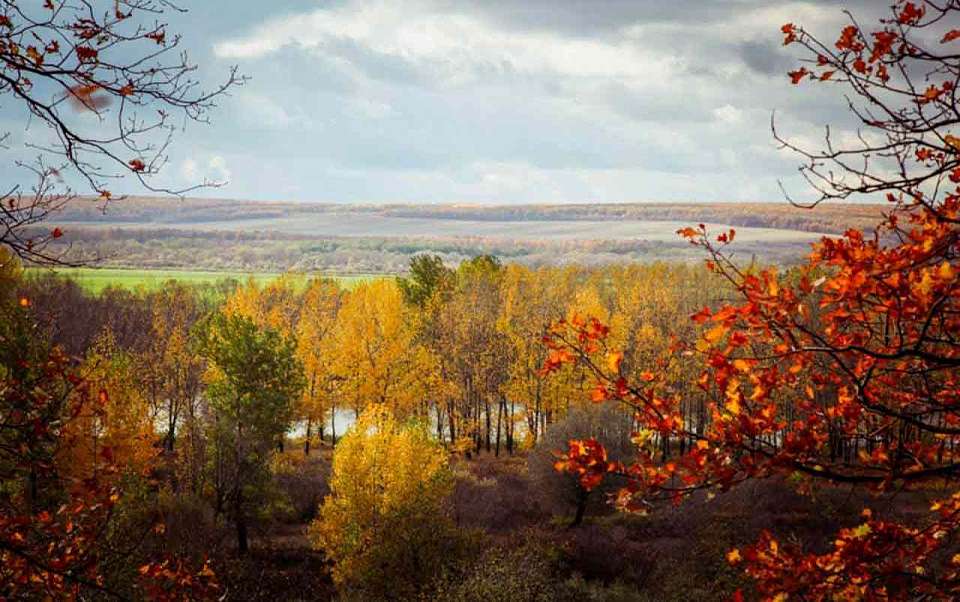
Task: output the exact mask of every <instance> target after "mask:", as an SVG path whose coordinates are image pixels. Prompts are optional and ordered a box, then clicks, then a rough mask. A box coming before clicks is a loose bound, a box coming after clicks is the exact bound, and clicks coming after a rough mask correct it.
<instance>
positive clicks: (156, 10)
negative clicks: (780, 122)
mask: <svg viewBox="0 0 960 602" xmlns="http://www.w3.org/2000/svg"><path fill="white" fill-rule="evenodd" d="M89 7H90V5H88V4H86V3H85V2H80V3H78V4H76V5H74V4H68V3H59V2H54V1H47V2H45V3H44V4H43V5H42V6H29V7H28V6H27V4H26V3H24V2H19V1H17V0H0V61H2V63H0V95H4V96H5V98H11V99H16V102H18V103H21V104H22V105H23V107H24V108H25V110H26V111H27V113H28V116H29V119H30V120H31V123H34V122H36V123H38V124H39V126H40V127H42V128H45V129H44V130H43V131H44V132H46V133H47V134H50V136H48V139H49V140H52V141H53V142H49V141H48V142H44V143H43V144H52V145H53V146H49V147H47V146H40V145H37V144H35V145H34V146H31V147H30V148H31V149H33V150H39V151H40V152H41V156H40V158H38V159H37V160H36V161H35V162H33V163H30V162H25V161H20V160H17V161H15V162H14V165H15V166H16V167H18V168H21V169H24V170H26V171H27V172H28V173H29V174H32V176H33V177H34V178H35V181H36V182H37V184H35V185H34V186H33V187H32V188H31V187H25V186H19V185H18V186H14V187H13V188H12V189H11V190H10V192H8V193H7V194H6V195H5V196H4V197H3V198H2V199H0V200H2V202H0V599H4V600H6V599H10V600H53V599H57V600H60V599H64V600H161V601H164V600H169V601H174V600H176V601H180V600H184V601H185V600H277V599H281V600H453V601H480V600H484V601H486V600H503V601H540V600H543V601H547V600H550V601H552V600H561V601H563V600H570V601H573V600H598V601H611V602H612V601H621V600H701V599H703V600H712V599H728V600H734V601H737V602H739V601H742V600H771V601H784V600H949V599H955V598H957V597H958V596H960V539H958V538H960V489H958V487H957V480H956V477H957V476H958V475H960V455H958V454H960V452H958V444H960V294H958V292H960V133H958V131H957V127H958V124H960V113H958V110H957V103H956V95H957V89H958V87H960V54H957V50H956V49H957V44H960V28H958V19H957V17H958V15H960V4H957V2H955V1H949V2H944V3H938V2H936V1H934V0H928V1H925V2H920V3H915V2H909V1H905V0H901V1H897V2H896V3H895V4H893V6H892V7H890V11H889V13H888V14H887V16H885V17H883V18H881V19H880V20H879V21H877V22H875V23H867V22H866V21H863V22H861V21H858V20H857V19H856V18H854V17H853V16H852V14H851V13H847V17H848V23H847V24H846V25H844V26H843V28H842V29H841V30H840V31H839V34H838V35H829V36H828V37H826V38H823V37H817V36H816V35H814V33H813V32H811V31H808V30H806V29H804V27H803V26H801V25H799V24H794V23H792V22H788V23H785V24H783V25H782V26H780V27H779V32H780V33H779V35H781V36H782V44H783V46H786V47H789V48H790V49H791V50H792V49H796V50H795V51H796V52H797V53H799V54H801V55H802V57H803V58H802V59H801V63H800V66H799V67H798V68H796V69H795V70H792V71H790V72H788V73H787V80H788V82H789V84H790V85H792V86H795V87H796V88H797V89H799V90H806V89H809V88H810V87H818V88H817V89H818V90H819V89H826V90H827V91H833V90H836V89H837V87H842V88H843V90H844V93H845V94H846V95H847V96H846V103H847V108H848V109H849V111H850V113H851V115H852V118H854V119H855V120H856V121H857V122H858V124H859V126H860V127H861V128H862V130H863V131H861V132H860V133H858V134H857V135H854V136H847V137H842V136H838V137H834V134H833V133H832V132H831V130H829V129H828V130H826V132H825V135H824V136H825V137H824V140H823V143H822V147H821V148H820V149H819V150H817V149H810V148H808V147H806V146H802V145H801V144H800V142H798V141H797V140H796V139H795V138H789V137H786V136H784V135H783V134H782V133H781V132H780V131H779V130H778V129H777V125H776V122H775V120H774V121H773V122H772V125H773V128H772V129H773V136H774V138H775V140H776V141H777V143H778V144H779V145H780V146H781V147H782V148H783V149H784V150H789V151H792V152H793V153H794V154H796V155H798V156H799V157H800V160H801V165H800V174H801V176H802V177H803V178H804V179H805V180H806V182H807V183H808V184H809V185H810V187H811V190H812V195H813V196H812V197H811V198H810V200H808V201H807V202H806V203H802V202H800V201H799V200H796V199H790V200H791V201H792V203H793V205H795V207H792V208H791V209H789V210H784V211H783V212H782V213H780V212H776V211H772V212H771V214H773V215H775V216H779V218H780V219H787V217H785V216H790V215H792V214H793V213H794V212H795V211H799V210H800V209H799V207H801V206H802V207H804V208H805V209H804V210H805V211H809V212H810V214H811V215H817V214H818V212H821V211H822V212H823V213H822V214H825V215H835V214H837V213H844V215H847V217H846V218H844V219H845V220H846V221H842V220H841V222H842V223H843V226H844V227H843V228H842V231H841V228H840V227H839V226H838V225H837V224H833V225H832V226H830V227H829V228H827V229H826V230H827V231H826V232H824V234H825V235H824V236H822V237H820V238H818V239H817V240H816V241H815V242H813V244H812V245H810V246H809V247H808V248H807V249H806V252H805V254H803V255H802V256H795V257H794V258H793V260H791V261H777V260H776V259H775V258H771V257H763V256H761V257H758V256H757V255H756V254H753V253H743V252H742V250H743V248H744V247H742V246H741V245H742V244H743V243H744V239H745V238H746V239H747V241H746V242H748V243H749V242H750V241H751V239H750V236H751V230H750V229H749V228H750V227H751V226H750V225H747V226H745V227H743V228H738V227H734V226H735V225H734V224H731V223H729V222H733V221H737V220H745V219H748V218H751V219H752V217H751V215H750V208H749V207H748V208H747V209H744V208H743V206H741V205H738V206H737V209H735V210H733V211H732V212H731V217H730V219H726V220H724V221H723V222H722V223H721V224H722V225H721V224H716V223H714V222H712V221H711V219H712V218H708V217H704V218H703V219H704V222H705V223H690V224H688V225H680V226H679V227H676V229H675V230H674V231H672V232H667V233H666V234H667V235H668V236H669V237H671V238H674V239H676V240H677V241H678V242H677V243H674V244H679V245H682V246H683V247H684V248H685V249H686V250H687V252H688V253H693V254H696V256H697V257H699V258H700V259H701V261H696V262H691V261H689V260H687V259H688V257H687V256H680V257H677V256H673V257H672V258H668V259H669V260H661V261H653V260H651V259H650V258H649V257H648V258H647V260H645V261H623V260H622V258H621V261H609V262H591V261H575V260H570V261H561V262H558V263H560V265H554V264H550V262H543V263H542V264H541V263H540V262H521V261H518V260H515V258H512V257H498V256H497V254H496V253H494V252H490V249H487V248H474V249H469V250H465V249H462V248H460V250H461V251H462V252H460V253H459V255H458V256H456V257H453V256H450V255H448V254H440V253H431V252H425V250H424V249H422V248H415V249H408V251H410V252H408V253H406V254H405V255H403V261H404V262H405V263H404V265H403V268H402V272H403V273H402V274H400V275H397V276H386V275H385V276H379V277H371V278H364V279H358V280H356V281H353V282H350V283H349V286H348V285H347V284H346V283H345V282H344V281H339V280H336V279H333V278H325V277H323V276H322V275H309V274H305V273H303V272H300V273H296V274H294V273H290V274H286V275H282V276H279V277H278V278H274V279H263V278H253V277H251V278H249V279H246V280H237V279H227V280H221V281H218V282H215V283H209V282H194V283H190V282H186V281H177V280H169V281H166V282H164V283H163V284H162V285H160V286H151V287H146V286H141V287H133V288H123V287H110V286H108V287H105V288H103V289H102V290H97V291H92V290H90V289H89V288H84V287H83V286H81V285H80V284H79V283H78V282H76V281H75V280H71V279H70V278H69V277H65V276H62V275H58V274H57V272H56V269H55V268H57V267H62V266H70V265H75V264H81V265H84V264H87V262H88V261H89V258H87V259H85V258H82V257H81V258H78V257H76V256H73V255H71V252H72V246H71V244H72V243H73V242H75V241H74V240H71V239H70V237H69V235H68V234H67V233H65V229H64V228H65V226H63V225H62V224H61V223H60V222H58V218H59V217H61V216H63V215H67V214H69V211H70V209H69V208H70V207H71V205H72V204H75V203H77V202H86V201H89V200H90V198H91V197H89V196H85V195H80V194H78V193H76V192H74V191H73V189H72V188H70V187H69V186H68V184H67V179H66V178H73V179H72V180H70V181H71V182H81V185H83V186H85V187H86V188H88V189H90V191H91V192H92V193H93V196H94V197H95V198H96V201H95V202H96V203H98V204H100V205H101V206H102V207H108V206H111V205H113V204H116V206H120V205H122V203H123V202H124V195H121V194H119V193H117V194H115V193H114V192H112V191H111V187H113V186H114V185H115V184H116V183H117V182H118V181H124V179H126V180H125V181H133V182H136V183H137V185H138V186H140V187H142V188H144V189H146V190H147V191H149V192H150V193H152V194H169V195H174V196H176V195H181V196H182V195H186V194H188V193H189V192H191V190H194V189H193V188H187V189H183V188H178V189H173V188H168V187H165V186H164V185H163V184H162V183H161V182H162V180H158V179H156V176H158V174H159V173H160V171H161V170H162V169H163V167H164V165H165V164H166V162H167V155H166V153H167V148H168V147H167V144H168V142H167V141H168V140H169V137H170V136H172V135H173V134H174V133H177V132H181V131H182V124H183V123H186V122H190V123H199V124H204V123H206V119H207V115H208V113H209V112H210V111H212V110H213V109H214V108H215V107H216V102H219V101H220V100H222V99H223V97H224V96H225V95H226V94H227V93H228V92H231V91H234V90H235V89H236V88H238V87H240V86H243V85H245V83H246V82H247V79H246V78H245V76H243V75H242V74H241V73H240V72H239V71H238V70H237V69H236V68H234V69H232V70H230V71H229V72H228V73H227V75H226V77H225V78H224V79H223V80H221V82H220V83H219V84H217V85H215V86H214V87H212V88H203V87H201V86H200V84H199V83H198V82H197V81H196V80H194V79H193V78H194V75H195V73H196V71H197V70H196V66H195V65H194V64H193V63H190V62H189V61H188V58H187V55H186V53H178V52H177V49H178V44H179V43H180V40H181V38H180V37H179V35H173V33H172V32H170V33H169V34H168V31H167V29H166V26H165V25H164V24H162V23H160V22H159V21H157V19H159V18H160V17H162V16H163V15H165V14H167V12H168V11H173V10H177V9H176V7H175V6H174V5H173V4H170V3H169V2H167V1H166V0H156V1H154V0H118V1H117V2H115V3H113V5H112V7H111V9H110V10H108V11H106V12H104V13H97V12H95V11H93V10H92V9H89ZM87 9H89V10H87ZM121 49H123V50H126V52H120V51H119V50H121ZM145 49H146V50H145ZM36 82H42V83H45V84H49V85H53V86H59V88H58V89H62V92H61V93H59V94H62V95H56V94H55V95H54V101H49V100H48V96H47V93H48V91H47V89H46V88H45V87H44V85H42V84H40V85H38V84H37V83H36ZM157 106H160V107H162V108H161V110H159V111H156V110H153V109H155V108H156V107H157ZM138 111H139V112H138ZM134 113H135V114H138V115H140V117H139V118H133V117H130V115H131V114H134ZM96 118H98V119H96ZM95 122H96V123H99V124H100V128H101V129H102V130H104V131H105V132H106V133H103V134H97V135H92V134H89V133H84V132H89V130H88V129H85V128H89V127H93V126H92V124H94V123H95ZM841 142H843V143H844V145H841ZM44 153H45V154H44ZM51 161H54V162H51ZM64 174H68V175H66V176H65V175H64ZM69 174H72V175H69ZM218 185H219V183H217V182H209V181H204V182H201V183H199V184H198V186H201V187H216V186H218ZM863 199H867V200H870V201H872V202H873V203H879V202H882V203H884V205H883V209H882V210H879V209H878V205H876V204H872V205H861V204H855V203H849V202H847V203H845V201H857V200H863ZM146 204H147V205H149V203H146ZM133 206H134V208H136V206H137V204H136V203H134V204H133ZM211 206H213V207H214V211H217V210H219V209H216V208H217V207H221V205H218V203H217V202H213V203H211ZM684 207H685V206H684ZM823 208H829V209H827V210H826V211H823ZM394 210H395V211H400V212H401V213H417V212H426V213H433V214H435V215H434V218H435V219H437V220H451V221H455V220H457V219H465V218H466V217H469V218H470V219H472V220H476V221H485V220H484V219H482V216H481V217H478V215H477V213H482V212H479V211H476V210H474V209H464V208H462V207H461V208H451V207H446V208H434V209H417V208H410V207H400V206H398V207H394V208H392V209H390V211H394ZM675 210H676V211H680V212H681V213H682V214H683V215H680V216H679V217H678V219H686V217H684V216H687V215H689V216H691V217H692V215H691V214H688V213H686V212H688V211H694V210H692V209H688V208H682V209H676V208H675ZM371 211H380V212H383V211H386V209H384V208H382V207H381V208H378V209H375V210H371ZM463 211H467V212H468V213H469V215H463V214H461V213H462V212H463ZM490 211H491V212H492V213H491V214H489V215H494V216H497V218H496V219H490V220H486V221H498V220H501V219H504V216H503V215H502V214H503V213H504V212H506V213H511V214H512V217H511V219H512V220H513V221H529V222H535V221H537V220H536V219H530V220H525V218H524V216H526V215H533V216H537V217H540V216H542V214H544V213H553V212H560V213H563V212H564V211H569V212H571V213H569V214H568V215H567V218H569V219H570V220H571V221H575V220H576V219H577V216H578V215H581V216H582V215H590V214H591V210H590V209H589V207H588V206H585V205H584V206H575V207H572V208H570V209H568V210H566V209H565V210H560V209H556V208H548V207H544V206H541V207H537V208H535V209H534V208H531V209H528V210H521V211H518V212H516V214H514V212H512V211H507V210H505V209H503V208H495V209H491V210H490ZM617 211H618V210H616V209H612V208H610V207H605V208H603V209H602V210H601V211H600V214H603V215H604V216H605V217H604V219H605V220H606V221H608V222H611V223H616V222H617V221H618V220H620V219H628V218H629V216H628V215H627V214H630V213H631V212H640V213H642V210H637V209H635V208H624V209H623V212H622V213H619V214H618V213H617ZM704 211H706V210H704ZM711 211H712V209H711ZM738 211H739V212H740V213H739V216H738V215H737V212H738ZM358 212H361V211H359V210H358ZM436 214H439V215H436ZM91 219H93V217H91ZM817 219H819V218H817ZM601 221H603V220H601ZM867 222H869V223H867ZM804 223H807V224H816V223H817V221H816V220H815V219H814V220H809V221H806V222H804ZM531 227H532V226H531ZM611 228H612V226H611ZM799 229H801V230H802V229H803V228H799ZM815 231H817V232H820V231H821V228H820V227H819V226H818V227H817V228H816V230H815ZM754 234H755V233H754ZM183 236H184V238H189V236H188V235H183ZM227 236H232V237H234V238H236V239H243V238H245V237H246V238H253V239H254V240H255V239H256V238H257V237H258V236H260V234H258V233H256V232H243V229H242V228H241V229H240V231H234V232H232V233H230V234H229V235H226V234H225V235H224V237H227ZM106 238H110V237H109V236H108V237H106ZM174 238H176V237H174ZM280 238H283V237H280ZM752 241H753V244H761V243H763V241H762V240H759V239H752ZM334 242H335V241H321V242H318V243H317V244H334ZM177 244H179V243H177ZM533 244H535V243H533ZM570 244H571V245H577V244H578V243H576V242H572V243H570ZM624 244H627V243H624ZM771 244H772V243H771ZM174 246H176V245H174ZM254 246H256V245H254ZM747 249H750V247H749V246H747ZM114 252H115V253H116V254H117V255H119V256H122V255H123V254H124V253H125V252H126V251H125V250H124V247H122V246H121V247H118V248H116V249H114ZM292 252H294V253H295V252H296V251H292ZM150 255H151V252H149V251H148V252H146V253H145V254H144V256H143V257H142V258H140V259H141V260H144V261H146V260H148V259H149V257H150ZM568 259H569V258H568ZM601 264H602V265H601ZM38 268H49V269H38ZM306 271H308V270H304V272H306Z"/></svg>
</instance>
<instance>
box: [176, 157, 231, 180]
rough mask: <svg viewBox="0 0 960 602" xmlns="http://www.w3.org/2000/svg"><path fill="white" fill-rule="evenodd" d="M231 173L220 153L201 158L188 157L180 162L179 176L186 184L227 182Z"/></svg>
mask: <svg viewBox="0 0 960 602" xmlns="http://www.w3.org/2000/svg"><path fill="white" fill-rule="evenodd" d="M232 175H233V174H232V173H231V172H230V168H229V167H228V166H227V161H226V159H224V158H223V157H222V156H220V155H210V156H207V157H204V158H202V159H197V158H193V157H189V158H187V159H184V160H183V161H182V162H181V163H180V178H181V179H182V181H183V182H184V184H185V185H187V186H194V185H197V184H201V183H204V182H217V183H228V182H230V180H231V176H232Z"/></svg>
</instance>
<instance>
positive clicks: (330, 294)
mask: <svg viewBox="0 0 960 602" xmlns="http://www.w3.org/2000/svg"><path fill="white" fill-rule="evenodd" d="M342 301H343V291H342V290H341V289H340V287H339V286H338V285H337V283H336V281H334V280H330V279H327V278H321V279H314V280H311V281H310V282H309V283H308V285H307V289H306V291H305V292H304V294H303V304H302V307H301V309H300V319H299V321H298V322H297V328H296V339H297V356H298V357H299V358H300V361H301V362H302V364H303V371H304V376H305V377H306V386H305V387H304V390H303V396H302V398H301V400H300V403H299V405H298V407H297V409H296V413H297V416H298V418H299V419H300V420H301V421H303V423H304V425H305V429H306V430H305V438H304V443H303V453H304V454H305V455H309V454H310V440H311V438H312V437H313V428H314V426H316V427H317V429H318V431H319V435H320V440H321V441H322V440H323V430H324V422H325V419H326V415H327V413H331V414H332V413H335V412H336V411H337V404H336V400H337V398H336V395H335V391H336V384H337V376H336V373H335V372H334V368H335V358H336V357H337V354H338V353H339V352H340V349H339V348H338V347H337V341H336V339H335V337H334V330H335V327H336V324H337V316H338V315H339V313H340V306H341V303H342ZM334 424H336V423H335V422H334ZM334 438H336V431H334Z"/></svg>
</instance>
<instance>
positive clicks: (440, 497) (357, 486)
mask: <svg viewBox="0 0 960 602" xmlns="http://www.w3.org/2000/svg"><path fill="white" fill-rule="evenodd" d="M451 487H452V478H451V474H450V470H449V468H448V466H447V454H446V452H445V451H444V450H443V448H442V447H441V446H440V445H439V444H438V443H437V442H435V441H434V440H433V439H431V437H430V435H429V433H428V432H427V429H426V428H425V427H423V426H422V425H420V424H412V423H402V422H400V421H398V420H396V419H395V418H394V416H393V415H392V414H391V413H390V411H389V410H388V409H387V408H386V407H384V406H381V405H373V406H371V407H370V408H368V409H367V410H366V411H365V412H364V413H363V414H362V415H361V416H360V419H359V420H358V421H357V423H356V424H355V425H354V427H353V428H352V429H351V430H350V431H349V432H348V433H347V435H346V436H345V437H344V438H343V439H342V440H341V441H340V443H339V444H338V445H337V447H336V449H335V451H334V454H333V473H332V476H331V478H330V491H331V493H330V495H328V496H327V497H326V499H325V500H324V502H323V506H322V507H321V508H320V515H319V517H318V518H317V519H316V520H315V521H314V522H313V524H312V526H311V537H312V539H313V542H314V545H315V546H316V547H318V548H320V549H322V550H323V551H324V553H325V554H326V555H327V557H328V558H329V559H330V560H331V561H333V564H334V566H333V579H334V582H335V583H336V584H337V586H338V587H339V588H340V589H341V590H342V591H343V593H345V594H347V595H353V594H358V595H360V596H361V597H363V598H367V599H370V598H373V599H383V598H400V599H407V598H409V597H411V596H415V595H416V593H417V592H418V591H420V589H421V588H422V587H423V584H425V583H427V582H428V581H429V580H430V577H431V576H432V575H433V574H434V573H435V572H436V571H438V570H440V569H442V567H443V566H444V565H445V564H446V563H448V562H452V561H454V560H455V559H456V558H457V557H459V555H460V554H459V551H460V549H461V548H462V546H463V545H464V540H463V538H462V537H460V536H459V534H458V532H457V531H456V529H455V527H454V525H453V522H452V520H451V519H450V517H449V515H448V513H447V512H446V510H445V500H446V498H447V495H448V494H449V493H450V490H451Z"/></svg>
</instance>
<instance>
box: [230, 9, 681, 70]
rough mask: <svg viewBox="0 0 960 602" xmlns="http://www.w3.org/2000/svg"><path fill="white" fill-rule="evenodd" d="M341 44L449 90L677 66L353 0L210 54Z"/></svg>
mask: <svg viewBox="0 0 960 602" xmlns="http://www.w3.org/2000/svg"><path fill="white" fill-rule="evenodd" d="M345 44H347V45H352V46H355V47H359V48H363V49H365V50H367V51H369V52H373V53H376V54H378V55H381V56H387V57H392V58H395V59H399V60H402V61H404V62H407V63H409V64H411V65H413V66H415V67H417V68H419V69H421V70H423V71H425V72H427V73H429V74H430V75H432V76H433V77H435V78H438V79H440V80H441V81H443V82H444V83H446V84H448V85H449V84H452V85H463V84H466V83H469V82H471V81H475V80H476V79H477V78H479V77H481V76H487V75H489V74H490V73H491V72H499V73H507V74H510V73H519V74H524V73H526V74H542V73H544V72H549V73H554V74H557V75H561V76H571V77H580V78H591V77H605V78H610V77H618V78H645V79H647V80H648V81H652V80H656V79H657V78H662V77H665V76H667V75H668V74H669V73H670V72H671V71H672V70H674V69H675V68H676V67H677V65H676V62H677V61H676V58H675V56H674V55H673V54H672V53H670V52H669V51H667V50H664V51H650V50H649V49H645V48H643V47H642V46H641V45H639V44H636V43H634V42H633V41H631V40H629V39H627V38H621V39H620V40H615V41H610V40H607V41H602V40H586V39H577V38H571V37H565V36H562V35H559V34H557V33H551V32H530V31H510V30H505V29H503V28H501V27H497V26H496V25H495V24H492V23H489V22H487V21H485V20H483V19H481V18H479V17H477V16H472V15H467V14H462V13H456V12H444V11H440V10H439V9H436V8H435V7H432V6H431V5H430V4H429V3H424V2H404V3H399V2H390V3H369V2H358V1H356V0H354V1H351V2H347V3H345V4H343V5H342V6H339V7H336V8H323V9H317V10H314V11H312V12H309V13H306V14H298V15H290V16H285V17H281V18H277V19H273V20H271V21H268V22H267V23H265V24H263V25H261V26H260V27H258V28H256V29H254V30H253V31H252V32H250V33H249V34H248V35H246V36H243V37H239V38H233V39H228V40H224V41H221V42H219V43H217V44H215V45H214V52H215V54H216V55H217V56H219V57H221V58H229V59H250V58H259V57H263V56H265V55H268V54H270V53H273V52H276V51H278V50H280V49H281V48H283V47H285V46H294V47H299V48H304V49H312V50H317V51H320V52H328V51H331V50H335V49H336V48H338V47H342V46H343V45H345Z"/></svg>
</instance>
